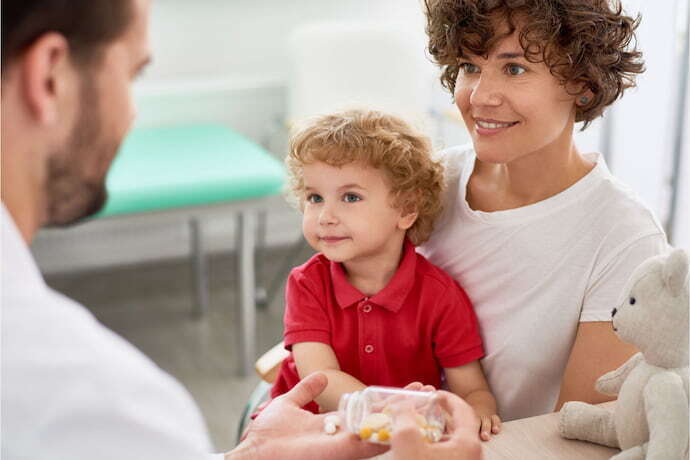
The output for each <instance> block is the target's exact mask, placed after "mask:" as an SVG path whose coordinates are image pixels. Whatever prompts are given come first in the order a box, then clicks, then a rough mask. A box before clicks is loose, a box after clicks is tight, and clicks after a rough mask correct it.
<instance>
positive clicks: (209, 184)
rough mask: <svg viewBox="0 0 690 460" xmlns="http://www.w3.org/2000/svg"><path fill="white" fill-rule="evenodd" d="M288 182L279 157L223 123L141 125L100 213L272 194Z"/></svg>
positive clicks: (112, 175)
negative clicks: (149, 126)
mask: <svg viewBox="0 0 690 460" xmlns="http://www.w3.org/2000/svg"><path fill="white" fill-rule="evenodd" d="M284 183H285V172H284V169H283V166H282V164H281V163H280V162H279V161H278V160H276V159H275V158H274V157H273V156H271V155H270V154H269V153H268V152H266V151H265V150H264V149H263V148H261V147H260V146H258V145H256V144H255V143H253V142H251V141H249V140H248V139H246V138H245V137H243V136H241V135H239V134H237V133H235V132H233V131H232V130H231V129H229V128H227V127H225V126H223V125H218V124H194V125H181V126H168V127H158V128H141V129H135V130H133V131H132V133H131V134H130V135H129V136H128V137H127V138H126V139H125V141H124V143H123V145H122V148H121V149H120V152H119V153H118V155H117V156H116V157H115V160H114V161H113V166H112V168H111V169H110V172H109V174H108V177H107V180H106V187H107V189H108V201H107V202H106V204H105V206H104V208H103V209H102V210H101V212H99V213H98V214H97V215H96V217H105V216H113V215H118V214H131V213H139V212H147V211H157V210H164V209H173V208H181V207H187V206H197V205H207V204H214V203H223V202H231V201H239V200H249V199H253V198H261V197H267V196H271V195H276V194H278V193H280V192H281V190H282V187H283V184H284Z"/></svg>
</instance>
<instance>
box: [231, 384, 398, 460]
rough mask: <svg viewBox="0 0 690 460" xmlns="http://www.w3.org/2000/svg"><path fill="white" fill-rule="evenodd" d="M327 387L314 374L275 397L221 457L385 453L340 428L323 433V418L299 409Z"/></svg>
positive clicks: (304, 458)
mask: <svg viewBox="0 0 690 460" xmlns="http://www.w3.org/2000/svg"><path fill="white" fill-rule="evenodd" d="M327 384H328V379H327V377H326V376H325V375H324V374H322V373H319V372H315V373H313V374H311V375H309V376H308V377H306V378H305V379H302V381H301V382H299V383H298V384H297V385H296V386H295V387H293V388H292V389H291V390H290V391H289V392H287V393H285V394H284V395H281V396H279V397H277V398H275V399H274V400H273V401H271V403H270V404H269V405H268V406H267V407H266V408H265V409H264V410H263V411H262V412H261V414H259V416H258V417H257V418H256V419H255V420H254V421H253V422H252V423H251V425H250V426H249V429H248V431H247V434H246V436H245V438H244V440H243V441H242V442H241V443H240V444H239V445H238V446H237V447H236V448H235V449H233V450H232V451H231V452H228V453H227V454H226V456H225V459H226V460H238V459H253V460H263V459H276V458H280V459H284V460H291V459H299V460H309V459H324V458H327V459H333V460H341V459H342V460H345V459H354V458H364V457H373V456H374V455H378V454H381V453H383V452H385V451H386V450H388V447H387V446H381V445H376V444H371V443H368V442H364V441H361V440H360V439H359V437H358V436H356V435H354V434H352V433H349V432H347V431H346V430H343V429H340V430H338V432H337V433H336V434H334V435H329V434H326V433H325V432H324V429H323V426H324V421H323V419H324V418H325V417H326V415H327V414H319V415H315V414H312V413H311V412H309V411H305V410H303V409H302V408H301V407H302V406H304V405H305V404H307V403H308V402H310V401H313V400H314V398H315V397H316V396H317V395H319V394H320V393H321V392H322V391H323V390H324V389H325V388H326V385H327Z"/></svg>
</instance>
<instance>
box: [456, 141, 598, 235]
mask: <svg viewBox="0 0 690 460" xmlns="http://www.w3.org/2000/svg"><path fill="white" fill-rule="evenodd" d="M583 156H584V157H585V158H586V159H587V160H589V161H592V162H594V163H595V165H594V167H593V168H592V169H591V170H590V171H589V172H588V173H587V174H585V175H584V176H583V177H582V178H580V179H579V180H578V181H577V182H575V183H574V184H573V185H571V186H570V187H568V188H566V189H565V190H563V191H561V192H559V193H557V194H555V195H553V196H550V197H548V198H546V199H544V200H541V201H538V202H536V203H532V204H528V205H526V206H521V207H519V208H513V209H504V210H501V211H490V212H487V211H477V210H474V209H472V208H471V207H470V205H469V203H468V202H467V184H468V182H469V179H470V176H471V174H472V171H474V165H475V161H476V159H477V155H476V153H475V152H474V150H472V151H471V153H470V155H469V158H468V161H466V162H465V165H464V167H463V170H462V174H461V176H460V187H458V193H459V194H460V197H459V198H460V200H459V202H460V205H461V207H462V210H463V211H464V212H465V213H466V214H467V215H468V216H469V217H470V218H473V219H475V220H479V221H482V222H491V223H501V222H505V223H511V224H514V223H517V222H523V221H525V220H531V219H536V218H539V217H542V216H544V215H547V214H550V213H552V212H555V211H557V210H558V209H561V208H563V207H564V206H567V205H569V204H571V203H574V202H576V201H578V200H580V199H582V198H583V197H584V196H585V195H586V193H587V191H588V190H591V189H592V187H593V186H594V185H595V184H596V183H597V182H600V181H601V180H603V179H604V178H605V177H608V176H609V175H610V173H609V171H608V168H607V167H606V162H605V160H604V158H603V156H602V155H601V154H599V153H586V154H583Z"/></svg>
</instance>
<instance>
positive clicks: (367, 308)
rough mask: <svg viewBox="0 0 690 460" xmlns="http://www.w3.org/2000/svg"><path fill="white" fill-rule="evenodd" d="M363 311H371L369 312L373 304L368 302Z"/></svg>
mask: <svg viewBox="0 0 690 460" xmlns="http://www.w3.org/2000/svg"><path fill="white" fill-rule="evenodd" d="M362 311H363V312H364V313H369V312H370V311H371V305H369V304H366V305H365V306H364V308H362Z"/></svg>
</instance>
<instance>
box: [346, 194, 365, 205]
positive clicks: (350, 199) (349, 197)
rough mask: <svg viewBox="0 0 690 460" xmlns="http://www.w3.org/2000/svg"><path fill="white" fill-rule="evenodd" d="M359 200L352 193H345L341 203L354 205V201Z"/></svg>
mask: <svg viewBox="0 0 690 460" xmlns="http://www.w3.org/2000/svg"><path fill="white" fill-rule="evenodd" d="M360 200H361V198H360V197H359V196H358V195H355V194H354V193H346V194H345V195H343V201H344V202H346V203H354V202H355V201H360Z"/></svg>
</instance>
